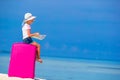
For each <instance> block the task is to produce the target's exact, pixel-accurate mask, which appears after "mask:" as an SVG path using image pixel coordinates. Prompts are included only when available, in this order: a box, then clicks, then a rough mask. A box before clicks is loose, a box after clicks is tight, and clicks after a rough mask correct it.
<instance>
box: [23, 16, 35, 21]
mask: <svg viewBox="0 0 120 80" xmlns="http://www.w3.org/2000/svg"><path fill="white" fill-rule="evenodd" d="M35 18H36V16H32V17H30V18H28V19H27V20H25V22H26V21H29V20H33V19H35Z"/></svg>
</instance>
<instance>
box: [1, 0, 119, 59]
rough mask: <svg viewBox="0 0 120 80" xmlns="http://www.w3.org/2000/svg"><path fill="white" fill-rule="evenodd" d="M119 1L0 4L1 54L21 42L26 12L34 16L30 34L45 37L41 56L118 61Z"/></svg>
mask: <svg viewBox="0 0 120 80" xmlns="http://www.w3.org/2000/svg"><path fill="white" fill-rule="evenodd" d="M119 4H120V1H119V0H20V1H17V0H10V1H8V0H1V1H0V5H1V7H0V42H1V45H0V52H2V51H10V50H11V46H12V44H13V43H15V42H22V31H21V28H22V26H21V24H22V21H23V19H24V14H25V13H26V12H30V13H32V14H33V15H34V16H37V18H36V20H35V22H34V23H33V24H32V32H33V33H34V32H39V33H40V34H46V35H47V37H46V38H45V39H44V40H42V41H39V40H36V39H34V40H35V41H36V42H38V43H39V44H40V45H41V55H43V56H57V57H71V58H84V59H105V60H120V31H119V30H120V6H119Z"/></svg>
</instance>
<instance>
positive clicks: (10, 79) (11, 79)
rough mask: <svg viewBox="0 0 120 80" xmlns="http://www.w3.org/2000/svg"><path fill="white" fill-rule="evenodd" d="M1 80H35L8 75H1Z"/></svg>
mask: <svg viewBox="0 0 120 80" xmlns="http://www.w3.org/2000/svg"><path fill="white" fill-rule="evenodd" d="M0 80H34V79H30V78H18V77H8V75H7V74H2V73H0Z"/></svg>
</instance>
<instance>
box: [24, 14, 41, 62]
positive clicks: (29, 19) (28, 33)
mask: <svg viewBox="0 0 120 80" xmlns="http://www.w3.org/2000/svg"><path fill="white" fill-rule="evenodd" d="M35 18H36V17H35V16H32V14H31V13H26V14H25V15H24V21H23V25H22V33H23V42H24V43H27V44H32V45H34V46H36V47H37V54H36V60H37V61H38V62H40V63H42V59H41V58H40V45H39V44H38V43H37V42H34V41H33V40H32V38H31V37H32V36H38V35H39V33H33V34H32V33H31V31H30V30H31V26H30V25H31V24H32V23H33V21H34V19H35Z"/></svg>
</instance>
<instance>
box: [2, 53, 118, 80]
mask: <svg viewBox="0 0 120 80" xmlns="http://www.w3.org/2000/svg"><path fill="white" fill-rule="evenodd" d="M42 58H43V61H44V62H43V63H42V64H40V63H37V62H36V70H35V75H36V77H37V78H43V79H46V80H120V62H119V61H104V60H86V59H85V60H84V59H72V58H58V57H44V56H42ZM9 60H10V54H7V53H0V73H7V71H8V66H9Z"/></svg>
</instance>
